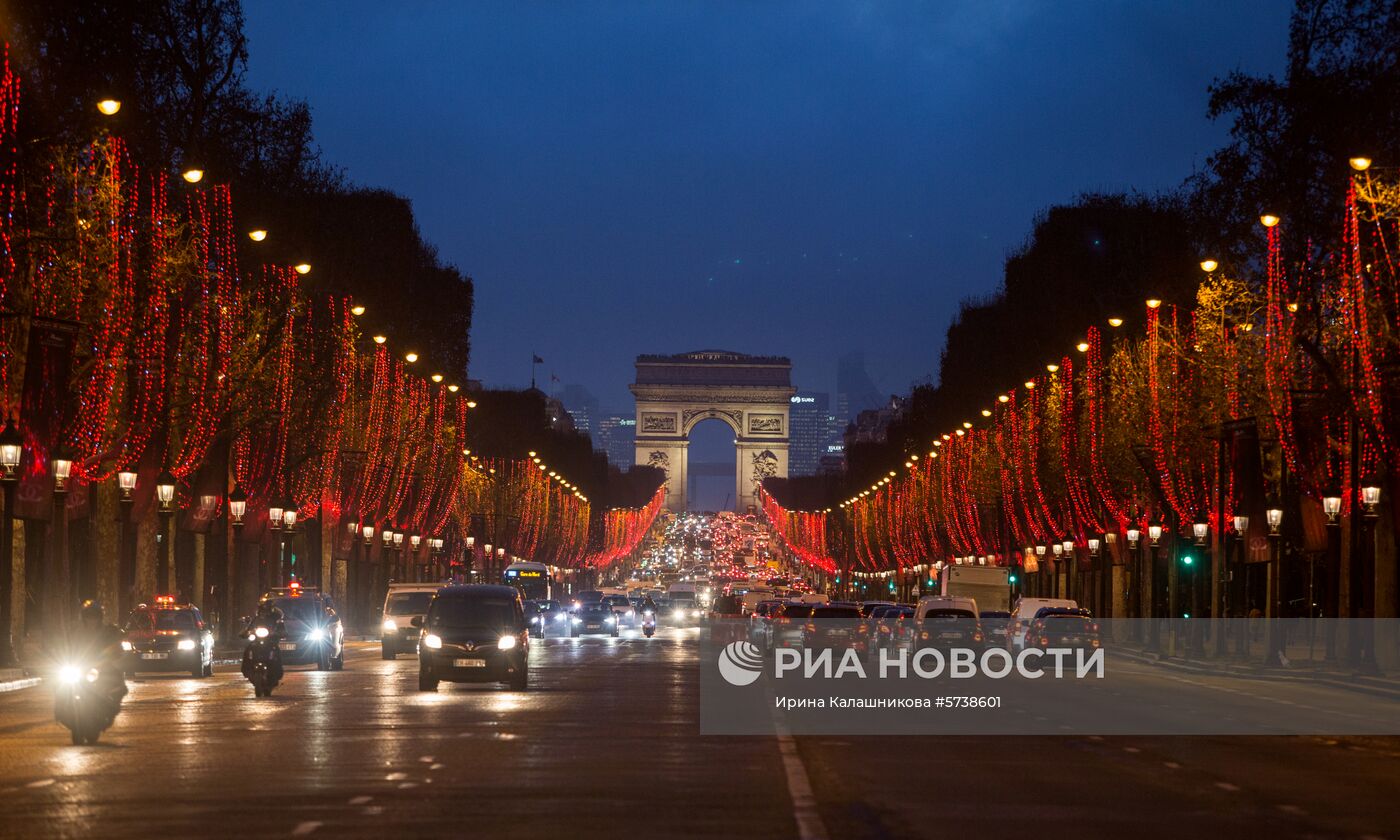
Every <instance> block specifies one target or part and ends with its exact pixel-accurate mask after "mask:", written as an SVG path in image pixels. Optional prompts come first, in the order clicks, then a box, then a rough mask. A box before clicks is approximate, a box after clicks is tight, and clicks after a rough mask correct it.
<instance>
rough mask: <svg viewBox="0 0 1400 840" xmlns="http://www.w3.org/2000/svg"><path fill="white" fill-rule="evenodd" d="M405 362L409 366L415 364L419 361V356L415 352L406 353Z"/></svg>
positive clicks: (404, 355)
mask: <svg viewBox="0 0 1400 840" xmlns="http://www.w3.org/2000/svg"><path fill="white" fill-rule="evenodd" d="M403 360H404V361H405V362H408V363H409V364H413V363H414V362H416V361H418V354H417V353H413V352H408V353H405V354H403Z"/></svg>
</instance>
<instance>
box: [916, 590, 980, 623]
mask: <svg viewBox="0 0 1400 840" xmlns="http://www.w3.org/2000/svg"><path fill="white" fill-rule="evenodd" d="M929 610H966V611H967V612H970V613H972V616H973V618H976V617H977V602H976V601H974V600H972V599H971V598H963V597H960V596H957V595H930V596H928V597H925V598H920V599H919V605H918V606H916V607H914V626H915V627H923V626H924V616H926V615H928V611H929Z"/></svg>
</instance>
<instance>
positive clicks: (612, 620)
mask: <svg viewBox="0 0 1400 840" xmlns="http://www.w3.org/2000/svg"><path fill="white" fill-rule="evenodd" d="M603 621H604V622H606V623H608V624H616V623H617V619H616V618H614V617H613V616H608V617H607V618H605V619H603Z"/></svg>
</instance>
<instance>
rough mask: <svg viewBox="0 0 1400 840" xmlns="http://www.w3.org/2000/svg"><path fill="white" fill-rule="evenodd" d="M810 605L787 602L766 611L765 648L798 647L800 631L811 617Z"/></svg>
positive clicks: (811, 608) (800, 638)
mask: <svg viewBox="0 0 1400 840" xmlns="http://www.w3.org/2000/svg"><path fill="white" fill-rule="evenodd" d="M812 610H813V607H812V605H811V604H803V603H799V602H797V601H787V602H784V603H781V604H777V605H776V606H773V607H769V609H768V633H767V644H766V647H767V648H768V649H769V650H777V649H778V648H785V647H800V646H801V644H802V631H803V628H804V627H805V625H806V622H807V619H808V617H809V616H811V615H812Z"/></svg>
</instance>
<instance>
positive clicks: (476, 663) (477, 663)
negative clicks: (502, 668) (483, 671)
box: [452, 659, 486, 668]
mask: <svg viewBox="0 0 1400 840" xmlns="http://www.w3.org/2000/svg"><path fill="white" fill-rule="evenodd" d="M452 667H454V668H485V667H486V660H485V659H454V660H452Z"/></svg>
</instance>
